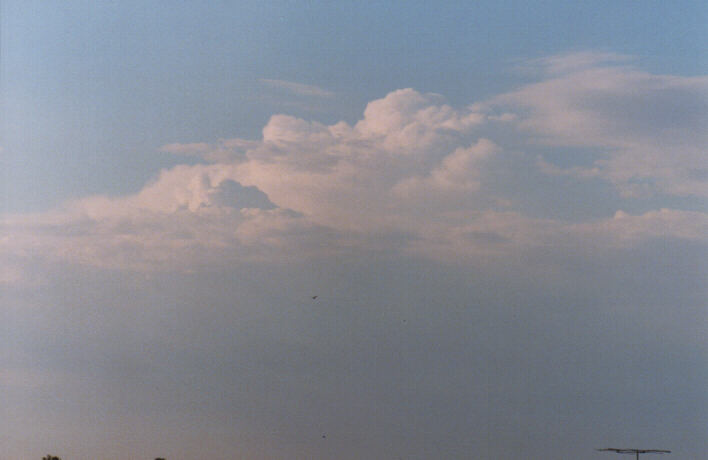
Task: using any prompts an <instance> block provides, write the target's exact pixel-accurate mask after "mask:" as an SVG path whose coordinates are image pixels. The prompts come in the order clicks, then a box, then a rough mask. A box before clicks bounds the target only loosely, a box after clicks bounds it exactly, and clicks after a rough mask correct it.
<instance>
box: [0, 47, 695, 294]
mask: <svg viewBox="0 0 708 460" xmlns="http://www.w3.org/2000/svg"><path fill="white" fill-rule="evenodd" d="M610 58H611V56H610V57H607V56H605V57H603V56H599V57H598V56H595V55H579V56H566V57H562V58H549V59H548V60H547V61H542V65H546V66H547V67H548V69H549V70H548V72H549V74H551V77H549V78H547V79H546V80H544V81H541V82H540V83H534V84H530V85H527V86H525V87H522V88H520V89H518V90H517V91H514V92H512V93H509V94H505V95H501V96H499V97H497V98H494V99H493V100H491V101H488V102H486V103H479V104H476V105H469V106H467V107H465V108H454V107H452V106H450V105H448V104H446V103H445V101H444V99H443V98H442V96H439V95H436V94H423V93H419V92H417V91H414V90H412V89H403V90H398V91H394V92H392V93H390V94H388V95H386V96H385V97H384V98H382V99H378V100H375V101H372V102H370V103H369V104H368V105H367V107H366V109H365V111H364V115H363V118H362V119H361V120H359V121H358V122H356V123H354V124H348V123H345V122H339V123H336V124H333V125H326V124H322V123H319V122H315V121H308V120H304V119H300V118H295V117H292V116H287V115H275V116H273V117H271V119H270V120H269V122H268V123H267V124H266V126H264V128H263V137H262V139H260V140H243V139H221V140H218V141H216V142H213V143H193V144H168V145H166V146H164V147H162V150H163V151H168V152H173V153H178V154H189V155H196V156H199V157H201V158H204V159H206V160H207V161H208V162H209V164H198V165H180V166H176V167H174V168H171V169H169V170H165V171H162V172H161V173H160V174H159V175H158V176H157V177H156V178H155V180H154V181H153V182H151V183H149V184H147V185H146V186H145V187H144V188H143V189H142V190H141V191H139V192H138V193H136V194H133V195H129V196H123V197H105V196H93V197H87V198H83V199H79V200H74V201H72V202H69V203H66V204H65V205H64V206H63V207H61V208H59V209H56V210H54V211H51V212H47V213H43V214H38V215H27V216H7V217H6V218H5V219H4V220H3V221H2V235H3V236H2V239H0V249H1V250H2V251H3V253H4V254H6V255H7V257H9V259H7V260H13V261H17V260H21V259H23V258H29V257H34V258H37V257H39V258H43V259H45V260H50V261H62V260H67V261H71V262H76V263H81V264H86V265H91V266H99V267H110V268H129V269H136V270H154V269H168V270H173V269H177V270H191V269H196V268H197V267H202V266H210V265H214V264H216V265H218V264H229V263H238V262H239V261H244V260H246V261H250V260H262V259H269V258H275V259H282V258H288V257H302V256H303V255H311V254H325V253H329V252H332V251H334V252H338V251H348V250H361V249H366V250H368V249H370V250H378V249H379V248H381V247H383V246H385V244H384V243H382V242H387V243H386V244H389V243H390V242H392V241H394V240H396V242H397V243H396V245H394V246H395V247H396V248H398V249H397V250H402V251H404V252H412V253H416V254H422V255H425V256H426V257H434V258H437V259H443V260H450V259H458V258H460V257H462V258H479V257H482V258H488V257H509V256H513V254H517V253H518V252H519V251H524V250H527V249H531V248H539V247H541V248H542V247H547V246H548V247H552V246H562V245H569V247H576V248H577V247H593V246H594V245H603V246H604V247H617V246H627V245H632V244H636V243H637V242H640V241H646V240H648V239H656V238H680V239H686V240H692V241H702V242H706V240H707V239H708V228H707V224H706V222H707V219H708V217H706V214H704V213H700V212H691V211H682V210H671V209H660V210H658V211H649V212H645V213H643V214H639V215H629V214H626V213H622V212H618V213H617V214H616V215H614V216H612V217H607V218H605V219H597V218H596V217H593V218H592V219H591V220H587V219H586V220H585V221H582V222H577V221H574V222H573V223H570V222H565V221H563V220H562V219H549V218H541V217H538V216H534V215H532V214H528V213H526V212H524V209H523V208H519V207H518V206H516V204H515V203H514V201H513V200H510V199H509V197H508V196H506V195H505V193H504V191H505V190H504V187H510V186H516V187H519V186H528V187H532V186H533V185H532V182H529V184H531V185H529V184H517V183H511V182H509V181H510V180H511V179H509V178H523V177H532V176H533V175H534V174H537V175H538V174H547V175H556V176H567V177H569V178H576V179H580V180H584V179H587V178H603V179H606V180H608V181H610V182H611V183H613V184H614V185H616V186H617V187H619V188H620V189H621V190H622V191H623V192H625V194H627V195H629V194H631V193H635V194H636V193H640V192H646V191H647V190H645V188H647V187H648V188H649V189H650V191H651V190H660V191H662V192H664V193H674V194H696V195H702V194H705V193H708V192H707V191H706V180H707V179H708V177H703V175H702V174H701V171H702V170H703V169H701V168H703V167H704V166H703V164H704V161H703V148H704V146H705V143H704V141H705V138H706V134H705V133H703V132H701V131H700V130H698V129H696V128H697V127H698V126H700V124H701V123H702V122H703V121H704V120H705V117H706V114H705V113H703V112H702V110H701V108H702V107H703V105H701V104H704V103H705V99H701V98H702V97H703V96H704V90H705V88H706V80H705V79H703V78H683V77H671V76H655V75H650V74H647V73H644V72H641V71H638V70H636V69H633V68H629V67H611V66H606V65H604V64H599V63H601V62H605V61H607V60H610V61H612V60H613V59H610ZM527 133H531V134H532V136H533V137H532V138H529V137H528V134H527ZM509 138H514V139H516V142H517V144H516V146H515V147H514V149H512V150H510V149H509V148H507V147H505V145H506V144H507V140H508V139H509ZM518 145H521V150H523V147H524V146H531V145H533V146H534V147H535V148H538V147H539V145H540V146H543V145H555V146H578V147H592V148H593V149H597V150H600V151H602V152H603V155H602V158H598V159H597V160H596V161H595V163H594V164H592V165H591V166H564V167H560V166H558V165H556V164H554V163H552V162H550V161H548V160H546V159H545V158H544V157H543V156H540V157H539V158H537V159H536V162H535V164H536V169H535V170H534V168H533V167H532V166H533V164H534V161H533V157H530V158H528V157H527V159H526V160H524V153H523V151H521V152H519V151H518V150H519V149H520V148H519V147H518ZM521 160H524V161H521ZM571 163H572V162H571ZM529 166H531V167H530V168H529ZM704 169H705V168H704ZM706 176H708V175H706ZM504 181H507V182H504ZM529 192H533V191H532V190H531V189H529ZM559 193H563V192H562V191H560V192H559ZM539 199H542V198H539ZM657 207H659V206H657ZM485 260H486V259H485ZM13 264H14V262H13ZM15 265H17V264H14V265H8V266H9V267H10V268H9V269H5V271H4V272H2V273H0V278H2V280H3V281H4V282H6V283H12V282H17V281H18V279H19V278H18V277H20V275H19V273H20V272H19V271H18V270H19V269H18V270H15V268H13V267H15Z"/></svg>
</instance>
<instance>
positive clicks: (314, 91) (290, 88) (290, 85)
mask: <svg viewBox="0 0 708 460" xmlns="http://www.w3.org/2000/svg"><path fill="white" fill-rule="evenodd" d="M259 81H260V82H261V83H263V84H264V85H266V86H269V87H271V88H276V89H279V90H283V91H285V92H288V93H291V94H294V95H297V96H306V97H318V98H330V97H334V95H335V93H334V92H332V91H329V90H326V89H324V88H320V87H319V86H314V85H306V84H304V83H296V82H292V81H286V80H274V79H270V78H261V79H260V80H259Z"/></svg>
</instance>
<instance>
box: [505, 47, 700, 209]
mask: <svg viewBox="0 0 708 460" xmlns="http://www.w3.org/2000/svg"><path fill="white" fill-rule="evenodd" d="M607 61H622V58H621V57H617V56H614V55H595V54H577V55H565V56H556V57H551V58H546V59H544V60H541V61H539V62H540V63H541V64H542V65H544V66H545V68H546V69H547V70H548V72H549V73H550V74H552V76H551V78H547V79H545V80H543V81H541V82H539V83H535V84H530V85H527V86H525V87H522V88H521V89H519V90H517V91H514V92H512V93H508V94H504V95H501V96H499V97H497V98H495V99H494V100H493V101H492V105H498V106H501V107H504V108H506V109H509V108H514V109H516V110H517V111H519V113H520V114H521V116H520V122H519V123H520V125H519V126H520V127H521V128H522V129H525V130H527V131H528V132H531V133H534V134H535V135H537V136H539V137H538V139H537V140H538V141H540V142H542V143H545V144H551V145H556V146H578V147H592V148H598V149H601V150H602V152H603V156H602V157H601V158H598V159H597V161H596V163H595V165H593V166H592V167H591V168H589V170H588V171H586V172H582V171H580V170H579V169H576V170H575V171H574V173H575V175H576V176H582V175H585V176H593V177H594V176H595V173H594V171H595V170H598V171H599V172H600V176H601V177H603V178H605V179H607V180H608V181H610V182H612V183H613V184H614V185H615V186H617V187H618V188H619V189H620V190H621V191H623V192H625V193H626V194H627V195H628V196H631V195H632V194H633V193H634V191H636V188H637V184H644V186H650V188H651V189H652V190H654V191H655V192H660V193H665V194H672V195H681V196H690V195H695V196H702V197H705V196H708V169H707V167H706V146H708V130H706V126H708V78H706V77H678V76H674V75H653V74H650V73H647V72H643V71H641V70H638V69H636V68H634V67H628V66H612V65H607V64H606V62H607ZM546 171H548V172H560V170H553V169H552V168H546Z"/></svg>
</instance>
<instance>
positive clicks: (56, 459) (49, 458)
mask: <svg viewBox="0 0 708 460" xmlns="http://www.w3.org/2000/svg"><path fill="white" fill-rule="evenodd" d="M42 460H61V459H60V458H59V457H55V456H54V455H47V456H46V457H42Z"/></svg>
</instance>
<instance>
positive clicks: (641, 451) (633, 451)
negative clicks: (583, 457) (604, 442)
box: [595, 447, 671, 460]
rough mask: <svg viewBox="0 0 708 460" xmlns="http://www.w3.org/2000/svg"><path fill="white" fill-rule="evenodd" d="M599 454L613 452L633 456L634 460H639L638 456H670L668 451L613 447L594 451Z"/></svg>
mask: <svg viewBox="0 0 708 460" xmlns="http://www.w3.org/2000/svg"><path fill="white" fill-rule="evenodd" d="M595 450H599V451H600V452H614V453H616V454H634V455H636V457H635V458H636V459H637V460H639V454H670V453H671V451H670V450H662V449H615V448H614V447H606V448H604V449H595Z"/></svg>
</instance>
